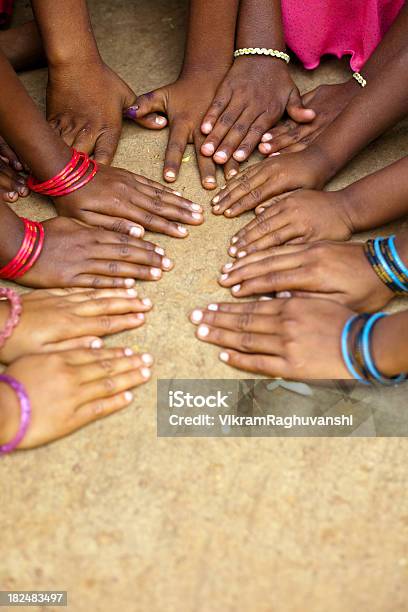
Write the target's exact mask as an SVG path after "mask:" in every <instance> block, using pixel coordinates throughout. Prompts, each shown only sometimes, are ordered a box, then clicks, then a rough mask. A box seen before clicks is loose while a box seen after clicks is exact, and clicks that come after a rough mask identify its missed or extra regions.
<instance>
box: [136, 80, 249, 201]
mask: <svg viewBox="0 0 408 612" xmlns="http://www.w3.org/2000/svg"><path fill="white" fill-rule="evenodd" d="M222 76H223V74H222V75H221V76H220V75H218V74H217V75H215V76H214V75H212V74H210V73H208V72H207V73H206V72H204V74H193V75H188V76H183V77H181V78H179V79H178V80H177V81H176V82H175V83H172V84H171V85H166V86H165V87H161V88H160V89H156V90H155V91H153V92H150V93H147V94H144V95H142V96H140V97H139V98H138V99H137V101H136V104H135V106H133V107H131V108H129V109H128V112H127V114H126V115H127V116H128V117H129V118H132V119H134V120H135V121H137V122H139V123H140V122H141V121H144V120H145V118H146V117H147V116H149V115H151V113H163V114H165V115H166V117H167V119H168V121H169V125H170V133H169V141H168V144H167V150H166V154H165V160H164V169H163V176H164V179H165V180H166V181H167V182H170V183H173V182H174V181H176V180H177V178H178V175H179V172H180V167H181V163H182V159H183V155H184V152H185V149H186V146H187V144H191V143H192V144H194V148H195V151H196V156H197V163H198V168H199V172H200V177H201V183H202V185H203V187H204V189H215V188H216V187H217V179H216V166H215V163H214V162H213V160H212V159H208V158H207V157H204V155H202V154H201V146H202V144H203V142H204V139H205V137H204V136H203V135H202V133H201V130H200V126H201V122H202V119H203V116H204V113H205V112H206V110H207V109H208V107H209V105H210V102H211V100H212V99H213V97H214V94H215V90H216V88H217V86H218V84H219V82H220V80H221V78H222ZM238 168H239V164H238V163H237V162H236V161H234V160H231V162H230V163H229V164H228V165H227V166H226V167H225V168H224V172H225V176H226V178H229V177H231V176H233V175H234V174H238ZM231 173H232V174H231Z"/></svg>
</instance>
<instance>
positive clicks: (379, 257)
mask: <svg viewBox="0 0 408 612" xmlns="http://www.w3.org/2000/svg"><path fill="white" fill-rule="evenodd" d="M364 253H365V255H366V257H367V259H368V261H369V263H370V265H371V267H372V268H373V270H374V272H375V273H376V274H377V276H378V278H379V279H380V280H381V281H382V282H383V283H384V284H385V285H386V286H387V287H388V288H389V289H391V291H393V292H394V293H395V294H396V295H408V268H407V267H406V266H405V264H404V262H403V261H402V259H401V257H400V256H399V254H398V251H397V249H396V247H395V236H389V237H388V238H375V239H374V240H367V242H366V243H365V245H364ZM385 316H387V315H386V314H384V313H382V312H379V313H377V314H374V315H368V314H361V315H355V316H353V317H351V318H350V319H349V320H348V321H347V323H346V325H345V327H344V329H343V335H342V339H341V349H342V354H343V359H344V362H345V364H346V366H347V369H348V370H349V372H350V374H351V375H352V376H353V378H355V379H357V380H360V381H362V382H364V383H366V384H368V383H369V382H375V381H376V382H379V383H381V384H383V385H396V384H399V383H401V382H404V381H405V380H406V379H407V375H406V374H399V375H398V376H395V377H393V378H389V377H387V376H383V375H382V374H381V372H380V371H379V370H378V368H377V367H376V365H375V362H374V359H373V356H372V350H371V345H372V340H371V339H372V333H373V329H374V327H375V325H376V323H377V322H378V321H380V320H381V319H383V318H384V317H385ZM357 329H358V330H359V331H358V332H356V330H357Z"/></svg>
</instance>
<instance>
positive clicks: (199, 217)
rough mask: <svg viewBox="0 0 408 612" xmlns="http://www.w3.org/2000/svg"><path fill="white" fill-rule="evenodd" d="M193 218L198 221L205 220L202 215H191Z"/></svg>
mask: <svg viewBox="0 0 408 612" xmlns="http://www.w3.org/2000/svg"><path fill="white" fill-rule="evenodd" d="M191 216H192V218H193V219H196V220H197V221H200V220H201V219H202V218H203V215H202V214H200V213H191Z"/></svg>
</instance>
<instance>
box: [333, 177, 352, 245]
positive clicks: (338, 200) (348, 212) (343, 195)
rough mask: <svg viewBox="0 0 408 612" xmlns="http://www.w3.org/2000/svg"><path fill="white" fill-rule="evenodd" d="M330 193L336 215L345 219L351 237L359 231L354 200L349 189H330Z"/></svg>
mask: <svg viewBox="0 0 408 612" xmlns="http://www.w3.org/2000/svg"><path fill="white" fill-rule="evenodd" d="M329 193H330V197H331V198H333V208H334V210H335V211H336V215H337V216H338V217H339V218H340V219H341V220H342V221H343V223H344V225H346V227H347V228H348V230H349V232H350V237H351V236H352V235H353V234H355V233H356V231H357V229H356V224H355V218H356V214H355V208H354V202H353V200H352V198H351V197H350V195H349V194H348V193H347V189H339V190H338V191H330V192H329Z"/></svg>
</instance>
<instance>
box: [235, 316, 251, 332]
mask: <svg viewBox="0 0 408 612" xmlns="http://www.w3.org/2000/svg"><path fill="white" fill-rule="evenodd" d="M252 319H253V317H252V315H251V314H250V313H249V312H243V313H241V314H240V315H239V317H238V321H237V327H238V329H239V331H245V330H246V329H248V328H249V327H250V325H251V322H252Z"/></svg>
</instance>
